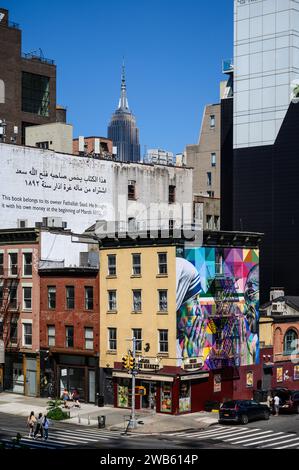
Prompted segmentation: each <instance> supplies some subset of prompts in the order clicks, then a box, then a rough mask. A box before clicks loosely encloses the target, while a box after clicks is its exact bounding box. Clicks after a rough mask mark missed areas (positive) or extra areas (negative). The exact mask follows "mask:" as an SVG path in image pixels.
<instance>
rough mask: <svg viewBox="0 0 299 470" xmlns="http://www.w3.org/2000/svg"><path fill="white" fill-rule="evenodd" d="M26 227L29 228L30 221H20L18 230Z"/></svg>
mask: <svg viewBox="0 0 299 470" xmlns="http://www.w3.org/2000/svg"><path fill="white" fill-rule="evenodd" d="M26 227H28V220H27V219H18V228H26Z"/></svg>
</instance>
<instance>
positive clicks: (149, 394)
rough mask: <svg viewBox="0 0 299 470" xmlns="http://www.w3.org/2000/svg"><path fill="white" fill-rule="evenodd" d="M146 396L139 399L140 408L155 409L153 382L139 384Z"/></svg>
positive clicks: (154, 387)
mask: <svg viewBox="0 0 299 470" xmlns="http://www.w3.org/2000/svg"><path fill="white" fill-rule="evenodd" d="M141 385H142V386H143V387H145V389H146V394H145V395H143V396H142V397H141V407H142V408H144V409H149V410H155V409H156V384H155V382H141Z"/></svg>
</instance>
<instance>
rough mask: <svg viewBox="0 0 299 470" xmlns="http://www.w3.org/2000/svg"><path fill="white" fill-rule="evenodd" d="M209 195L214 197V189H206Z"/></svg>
mask: <svg viewBox="0 0 299 470" xmlns="http://www.w3.org/2000/svg"><path fill="white" fill-rule="evenodd" d="M207 193H208V196H209V197H215V191H207Z"/></svg>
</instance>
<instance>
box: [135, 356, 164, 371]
mask: <svg viewBox="0 0 299 470" xmlns="http://www.w3.org/2000/svg"><path fill="white" fill-rule="evenodd" d="M138 367H139V369H140V370H159V369H161V366H160V363H159V362H157V360H156V359H154V360H151V359H147V358H144V357H141V358H140V359H139V360H138Z"/></svg>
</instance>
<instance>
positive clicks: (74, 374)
mask: <svg viewBox="0 0 299 470" xmlns="http://www.w3.org/2000/svg"><path fill="white" fill-rule="evenodd" d="M65 388H66V389H67V390H68V392H73V391H74V390H75V389H76V390H77V391H78V393H79V396H80V399H81V400H84V401H87V400H86V398H87V397H86V396H85V369H84V367H68V368H66V367H65V368H61V369H60V396H61V395H62V393H63V390H64V389H65Z"/></svg>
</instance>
